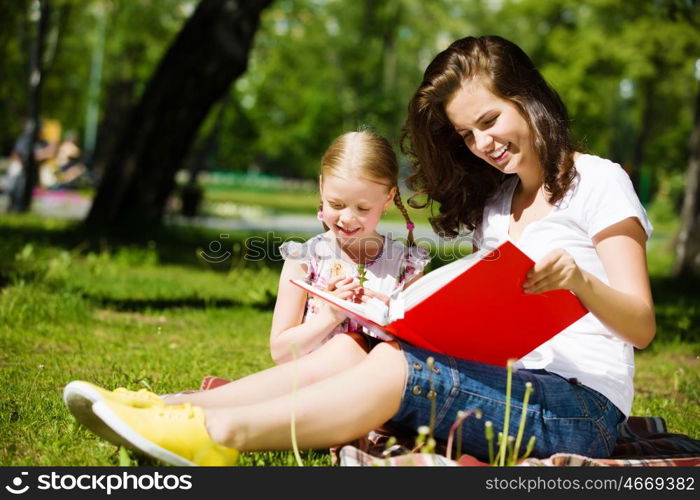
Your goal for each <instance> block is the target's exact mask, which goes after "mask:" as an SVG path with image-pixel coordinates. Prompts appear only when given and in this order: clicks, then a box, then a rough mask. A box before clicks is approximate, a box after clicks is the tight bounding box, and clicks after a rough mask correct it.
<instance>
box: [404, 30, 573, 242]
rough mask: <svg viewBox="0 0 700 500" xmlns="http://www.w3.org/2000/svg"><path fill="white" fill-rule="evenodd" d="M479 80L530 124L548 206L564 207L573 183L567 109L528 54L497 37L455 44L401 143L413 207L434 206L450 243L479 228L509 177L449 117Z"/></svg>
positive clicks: (414, 102)
mask: <svg viewBox="0 0 700 500" xmlns="http://www.w3.org/2000/svg"><path fill="white" fill-rule="evenodd" d="M474 78H479V80H480V81H481V82H484V83H485V84H486V85H487V87H488V89H489V90H490V91H491V92H493V93H494V94H495V95H496V96H498V97H501V98H502V99H506V100H508V101H510V102H512V103H513V104H514V105H515V106H516V108H517V109H518V111H519V112H520V113H521V115H522V116H523V117H524V119H525V120H526V122H527V123H528V125H529V127H530V131H531V134H532V142H533V146H534V149H535V151H536V153H537V155H538V157H539V159H540V162H541V165H542V168H543V170H544V185H545V188H546V190H547V192H548V193H549V202H550V203H552V204H555V203H557V202H559V201H560V200H561V199H562V198H563V197H564V195H565V194H566V192H567V191H568V189H569V188H570V186H571V183H572V182H573V181H574V179H575V177H576V169H575V167H574V161H573V153H574V146H573V144H572V141H571V138H570V123H569V116H568V113H567V111H566V106H564V103H563V102H562V100H561V98H560V97H559V94H557V92H556V91H555V90H554V89H553V88H552V87H551V86H550V85H549V84H548V83H547V82H546V81H545V80H544V78H543V77H542V75H541V74H540V72H539V71H538V70H537V68H535V66H534V64H533V63H532V61H531V60H530V58H529V57H528V56H527V55H526V54H525V52H523V51H522V50H521V49H520V48H519V47H518V46H517V45H515V44H514V43H512V42H509V41H508V40H505V39H503V38H501V37H497V36H484V37H478V38H475V37H467V38H462V39H461V40H457V41H456V42H454V43H452V45H450V46H449V47H448V48H447V49H446V50H444V51H443V52H441V53H440V54H438V55H437V56H436V57H435V59H433V61H432V62H431V63H430V64H429V65H428V68H427V69H426V70H425V74H424V76H423V81H422V83H421V84H420V86H419V87H418V90H417V91H416V93H415V94H414V96H413V98H412V99H411V101H410V103H409V106H408V118H407V119H406V124H405V127H404V130H403V136H402V141H401V143H402V144H401V146H402V150H403V152H404V154H406V155H407V156H408V157H409V158H410V159H411V161H412V164H413V169H414V171H413V173H412V174H411V175H410V176H409V177H408V178H407V179H406V183H407V185H408V186H409V187H410V188H411V189H412V190H413V191H414V193H415V195H414V196H413V197H411V199H409V200H408V203H409V204H410V205H412V206H414V207H417V208H422V207H425V206H427V205H432V204H433V202H437V203H438V204H439V214H438V215H434V216H433V217H431V223H432V224H433V228H434V229H435V230H436V231H437V232H438V233H439V234H441V235H443V236H446V237H455V236H457V235H458V234H459V232H460V230H461V229H462V228H465V229H467V230H469V231H472V230H474V229H475V228H476V227H477V226H478V225H479V224H481V219H482V216H483V210H484V205H485V204H486V202H487V200H488V199H489V197H491V196H492V195H493V194H494V192H495V191H496V189H498V187H499V185H500V184H501V183H502V182H503V181H504V179H505V176H504V175H503V174H502V173H501V172H499V171H498V170H496V169H495V168H493V167H492V166H490V165H489V164H488V163H486V162H485V161H483V160H481V159H480V158H478V157H476V156H475V155H474V154H472V153H471V151H469V149H468V148H467V147H466V146H465V144H464V142H463V140H462V138H461V137H460V136H459V135H458V134H457V133H456V132H455V130H454V127H453V126H452V124H451V123H450V121H449V120H448V118H447V115H446V114H445V105H446V104H447V103H448V101H449V100H450V99H451V98H452V96H453V95H454V94H455V92H457V91H458V90H459V89H460V88H461V86H462V85H463V84H464V83H466V82H469V81H470V80H472V79H474ZM426 196H427V198H426V199H425V200H424V201H423V202H422V203H420V202H418V201H417V198H421V197H426Z"/></svg>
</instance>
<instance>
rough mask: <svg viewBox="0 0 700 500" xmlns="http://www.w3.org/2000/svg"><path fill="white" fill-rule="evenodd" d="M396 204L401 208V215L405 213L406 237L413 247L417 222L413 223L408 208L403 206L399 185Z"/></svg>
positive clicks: (395, 198)
mask: <svg viewBox="0 0 700 500" xmlns="http://www.w3.org/2000/svg"><path fill="white" fill-rule="evenodd" d="M394 204H395V205H396V208H398V209H399V211H400V212H401V215H403V218H404V220H405V221H406V229H408V238H407V239H406V241H407V243H408V246H409V247H412V246H413V244H414V243H413V229H414V228H415V227H416V226H415V224H413V221H412V220H411V218H410V217H409V216H408V210H406V207H404V206H403V201H401V193H400V192H399V186H396V196H394Z"/></svg>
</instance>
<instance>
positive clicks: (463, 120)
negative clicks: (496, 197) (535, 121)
mask: <svg viewBox="0 0 700 500" xmlns="http://www.w3.org/2000/svg"><path fill="white" fill-rule="evenodd" d="M445 113H446V114H447V118H448V119H449V120H450V122H451V123H452V125H453V126H454V128H455V131H456V132H457V133H458V134H459V135H460V136H461V137H462V138H463V139H464V144H466V146H467V147H468V148H469V150H470V151H471V152H472V153H473V154H474V155H476V156H478V157H479V158H481V159H482V160H484V161H486V162H487V163H488V164H489V165H491V166H493V167H495V168H497V169H498V170H500V171H501V172H503V173H506V174H514V173H517V172H521V171H522V170H523V169H524V168H533V167H534V168H537V167H538V165H539V161H538V158H537V154H536V152H535V150H534V148H533V146H532V134H531V133H530V127H529V126H528V124H527V122H526V121H525V119H524V118H523V116H522V115H521V114H520V112H519V111H518V109H517V108H516V107H515V105H514V104H513V103H511V102H510V101H507V100H505V99H501V98H500V97H497V96H496V95H494V94H493V93H492V92H491V91H490V90H488V88H487V87H486V86H485V85H484V84H483V83H481V82H480V81H479V80H478V79H473V80H471V81H470V82H468V83H465V84H463V85H462V87H460V89H459V90H458V91H457V92H455V94H454V95H453V96H452V98H451V99H450V100H449V101H448V102H447V104H446V105H445Z"/></svg>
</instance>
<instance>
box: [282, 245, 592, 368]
mask: <svg viewBox="0 0 700 500" xmlns="http://www.w3.org/2000/svg"><path fill="white" fill-rule="evenodd" d="M534 264H535V263H534V262H533V261H532V259H530V258H529V257H528V256H527V255H525V254H524V253H523V252H522V251H521V250H520V249H519V248H517V247H516V246H515V245H513V243H511V242H510V241H506V242H505V243H503V244H502V245H501V246H499V247H498V248H496V249H495V250H493V251H491V252H488V253H486V254H478V255H473V256H470V257H466V258H464V259H460V260H458V261H455V262H452V263H451V264H448V265H446V266H443V267H441V268H439V269H437V270H435V271H433V272H431V273H428V274H426V275H425V276H423V277H421V278H419V279H418V280H417V281H416V282H414V283H413V284H412V285H411V286H410V287H408V288H407V289H406V290H404V291H402V292H400V293H399V294H397V296H396V297H392V299H391V301H390V303H389V306H388V307H387V306H386V305H385V304H384V303H383V302H381V301H380V300H378V299H371V300H370V301H369V302H366V303H362V304H356V303H354V302H350V301H347V300H343V299H338V298H337V297H335V296H334V295H332V294H330V293H328V292H326V291H325V290H320V289H318V288H315V287H314V286H312V285H309V284H308V283H306V282H304V281H303V280H292V283H294V284H295V285H297V286H299V287H301V288H303V289H304V290H306V291H307V292H309V293H311V294H312V295H314V296H316V297H318V298H319V299H322V300H326V301H328V302H330V303H332V304H334V305H335V306H336V307H338V308H340V309H342V310H343V311H344V312H345V313H346V314H347V315H348V316H351V317H353V318H354V319H356V320H357V321H359V322H360V323H362V324H363V325H364V326H365V327H366V328H367V333H368V334H370V335H372V333H373V332H376V331H377V329H379V330H381V331H383V332H387V333H389V334H391V335H393V336H395V337H397V338H399V339H401V340H404V341H406V342H408V343H410V344H413V345H415V346H417V347H421V348H423V349H429V350H431V351H435V352H438V353H442V354H447V355H450V356H454V357H456V358H462V359H468V360H472V361H478V362H481V363H488V364H492V365H499V366H505V365H506V363H507V361H508V360H509V359H519V358H521V357H523V356H525V355H526V354H528V353H529V352H530V351H532V350H533V349H535V348H536V347H538V346H539V345H541V344H543V343H544V342H546V341H547V340H549V339H551V338H552V337H553V336H554V335H556V334H557V333H559V332H561V331H562V330H564V329H565V328H566V327H568V326H569V325H571V324H572V323H574V322H575V321H577V320H579V319H580V318H581V317H583V316H584V315H585V314H586V313H587V312H588V311H587V310H586V308H585V307H584V306H583V304H581V302H580V301H579V300H578V298H576V296H575V295H574V294H573V293H571V292H570V291H568V290H553V291H550V292H545V293H542V294H537V295H527V294H525V293H524V292H523V289H522V284H523V282H524V281H525V278H526V276H525V275H526V274H527V271H528V270H529V269H530V268H531V267H532V266H533V265H534Z"/></svg>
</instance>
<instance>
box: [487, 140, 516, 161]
mask: <svg viewBox="0 0 700 500" xmlns="http://www.w3.org/2000/svg"><path fill="white" fill-rule="evenodd" d="M511 146H512V143H511V142H509V143H508V144H506V145H505V146H501V147H500V148H498V149H497V150H496V151H494V152H493V153H491V154H490V155H489V158H491V159H492V160H493V161H495V162H496V163H501V162H502V161H503V160H505V158H506V155H507V154H508V152H509V151H510V148H511Z"/></svg>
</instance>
